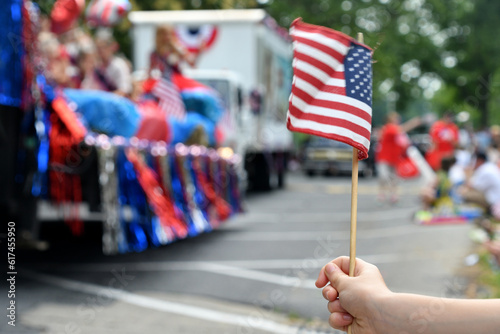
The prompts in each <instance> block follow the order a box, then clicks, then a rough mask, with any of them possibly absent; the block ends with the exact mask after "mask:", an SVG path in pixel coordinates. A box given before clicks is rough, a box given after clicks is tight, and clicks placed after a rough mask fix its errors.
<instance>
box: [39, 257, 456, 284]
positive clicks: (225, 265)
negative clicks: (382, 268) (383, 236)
mask: <svg viewBox="0 0 500 334" xmlns="http://www.w3.org/2000/svg"><path fill="white" fill-rule="evenodd" d="M461 250H462V249H460V250H458V249H457V252H459V251H461ZM441 256H442V252H440V251H439V250H433V251H429V252H420V253H418V254H415V255H410V254H407V253H396V254H394V253H392V254H372V255H365V256H359V258H361V259H363V260H365V261H367V262H370V263H373V264H376V265H380V264H386V263H398V262H409V261H426V260H429V259H433V260H436V258H439V257H441ZM329 260H331V259H330V258H328V259H327V258H319V259H315V258H305V259H281V260H279V259H271V260H240V261H217V262H205V261H170V262H139V263H131V262H123V263H119V262H117V263H89V264H82V265H68V266H65V267H64V272H109V271H110V268H126V269H127V271H129V272H164V271H201V272H211V273H215V274H218V275H224V276H231V277H238V278H243V279H248V280H253V281H260V282H266V283H271V284H276V285H280V286H285V287H290V288H302V289H313V290H316V289H317V288H316V287H315V285H314V282H315V280H312V279H302V278H300V277H297V276H295V277H294V276H286V275H279V274H273V273H269V272H265V271H261V270H265V269H268V270H269V269H291V273H296V274H300V273H303V274H306V273H307V272H311V271H312V270H314V271H317V269H319V268H321V267H323V266H324V265H325V263H327V262H328V261H329ZM40 268H43V269H51V268H54V269H58V268H59V267H58V265H57V264H53V265H50V264H46V263H45V264H40ZM256 269H261V270H256Z"/></svg>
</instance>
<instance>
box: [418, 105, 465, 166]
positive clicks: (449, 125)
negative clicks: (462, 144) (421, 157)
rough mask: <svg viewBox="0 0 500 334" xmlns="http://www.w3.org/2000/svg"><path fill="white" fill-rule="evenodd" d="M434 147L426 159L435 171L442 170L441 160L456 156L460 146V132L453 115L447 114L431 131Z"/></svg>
mask: <svg viewBox="0 0 500 334" xmlns="http://www.w3.org/2000/svg"><path fill="white" fill-rule="evenodd" d="M429 135H430V136H431V140H432V144H433V147H432V148H431V149H430V150H429V151H428V152H427V154H426V155H425V159H426V160H427V162H428V163H429V165H430V166H431V167H432V169H434V170H439V169H440V168H441V160H442V159H443V158H444V157H449V156H452V155H454V153H455V148H456V147H457V145H458V138H459V130H458V126H457V125H456V124H455V123H453V114H452V113H451V112H446V113H445V114H444V115H443V118H442V119H440V120H439V121H437V122H435V123H434V124H433V125H432V126H431V128H430V130H429Z"/></svg>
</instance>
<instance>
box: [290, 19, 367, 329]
mask: <svg viewBox="0 0 500 334" xmlns="http://www.w3.org/2000/svg"><path fill="white" fill-rule="evenodd" d="M290 35H291V37H292V39H293V49H294V53H293V74H294V75H293V83H292V93H291V95H290V100H289V107H288V114H287V128H288V129H289V130H290V131H297V132H303V133H307V134H311V135H316V136H321V137H325V138H329V139H333V140H337V141H341V142H344V143H346V144H349V145H351V146H352V147H353V156H352V189H351V242H350V265H349V275H350V276H353V275H354V265H355V259H356V220H357V192H358V160H362V159H366V158H367V157H368V150H369V149H370V135H371V119H372V107H371V105H372V69H371V49H370V48H369V47H367V46H366V45H364V44H363V35H362V34H358V40H355V39H354V38H352V37H350V36H347V35H345V34H343V33H341V32H339V31H335V30H332V29H329V28H326V27H321V26H315V25H312V24H307V23H304V22H302V20H301V19H300V18H298V19H296V20H295V21H294V22H293V23H292V25H291V27H290ZM349 331H350V330H349Z"/></svg>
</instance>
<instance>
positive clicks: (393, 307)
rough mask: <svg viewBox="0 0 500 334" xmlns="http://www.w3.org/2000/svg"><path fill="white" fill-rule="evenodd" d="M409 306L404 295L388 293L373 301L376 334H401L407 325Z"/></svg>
mask: <svg viewBox="0 0 500 334" xmlns="http://www.w3.org/2000/svg"><path fill="white" fill-rule="evenodd" d="M406 307H407V304H406V302H405V300H404V297H403V295H402V294H399V293H394V292H392V291H387V292H386V293H383V294H380V295H379V296H378V297H376V298H374V299H373V305H372V307H371V308H372V310H371V312H372V314H373V315H374V317H373V324H372V326H373V328H375V333H384V334H400V333H401V331H402V330H404V328H405V325H404V324H406V323H407V319H405V310H404V309H405V308H406Z"/></svg>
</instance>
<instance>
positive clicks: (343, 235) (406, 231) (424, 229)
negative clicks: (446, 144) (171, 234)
mask: <svg viewBox="0 0 500 334" xmlns="http://www.w3.org/2000/svg"><path fill="white" fill-rule="evenodd" d="M456 228H457V226H445V225H443V226H432V227H430V226H418V225H402V226H395V227H384V228H379V229H366V230H363V229H358V234H357V238H358V239H361V240H364V239H375V238H392V237H397V236H403V235H413V234H415V233H422V234H425V233H429V234H430V233H441V232H444V231H447V230H449V229H453V230H456ZM227 229H229V230H230V227H229V226H228V227H227ZM349 237H350V232H349V231H348V230H339V231H278V232H275V231H262V232H247V231H245V232H244V233H243V232H242V233H239V232H234V233H232V234H229V233H228V234H227V235H222V236H220V238H219V239H218V240H220V241H301V240H302V241H314V240H318V241H319V240H328V241H348V240H349Z"/></svg>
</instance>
